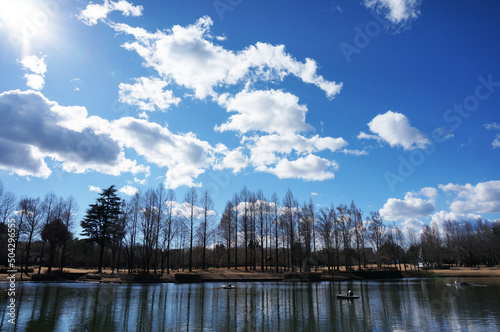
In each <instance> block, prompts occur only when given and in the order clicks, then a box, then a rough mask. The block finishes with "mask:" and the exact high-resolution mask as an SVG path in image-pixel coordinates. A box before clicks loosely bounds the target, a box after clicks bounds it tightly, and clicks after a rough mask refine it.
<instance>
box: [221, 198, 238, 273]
mask: <svg viewBox="0 0 500 332" xmlns="http://www.w3.org/2000/svg"><path fill="white" fill-rule="evenodd" d="M234 214H235V211H234V206H233V202H232V201H227V203H226V207H225V208H224V213H223V214H222V217H221V220H220V223H219V232H220V234H221V237H222V239H223V240H224V243H225V246H226V251H227V268H228V269H230V268H231V240H232V238H233V235H234V234H233V219H234Z"/></svg>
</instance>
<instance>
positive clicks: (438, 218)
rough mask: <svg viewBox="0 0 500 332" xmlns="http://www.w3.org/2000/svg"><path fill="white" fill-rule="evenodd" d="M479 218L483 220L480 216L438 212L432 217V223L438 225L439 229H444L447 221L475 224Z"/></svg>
mask: <svg viewBox="0 0 500 332" xmlns="http://www.w3.org/2000/svg"><path fill="white" fill-rule="evenodd" d="M478 218H481V216H480V215H479V214H473V213H456V212H449V211H437V212H436V213H434V214H433V215H432V218H431V223H436V224H437V225H438V226H439V228H442V227H443V225H444V222H445V221H447V220H455V221H468V222H474V221H476V220H477V219H478Z"/></svg>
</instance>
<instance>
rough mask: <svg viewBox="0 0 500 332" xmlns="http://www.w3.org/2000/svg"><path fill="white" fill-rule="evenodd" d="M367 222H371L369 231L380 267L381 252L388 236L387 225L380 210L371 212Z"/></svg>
mask: <svg viewBox="0 0 500 332" xmlns="http://www.w3.org/2000/svg"><path fill="white" fill-rule="evenodd" d="M367 222H368V223H369V226H368V231H369V237H370V241H371V242H372V244H373V246H374V249H375V256H376V258H377V266H378V267H380V266H381V265H382V263H381V255H380V254H381V252H380V249H381V248H382V244H383V243H384V241H385V236H386V226H385V225H384V223H383V221H382V217H381V216H380V213H378V212H371V213H370V217H369V218H368V217H367Z"/></svg>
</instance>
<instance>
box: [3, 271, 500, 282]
mask: <svg viewBox="0 0 500 332" xmlns="http://www.w3.org/2000/svg"><path fill="white" fill-rule="evenodd" d="M45 270H46V269H45V268H42V273H44V272H46V271H45ZM34 271H35V272H33V273H29V274H23V276H22V278H21V273H19V272H18V273H16V282H18V281H21V280H22V281H31V278H32V276H34V275H36V274H37V271H38V270H37V268H35V269H34ZM372 271H373V270H372ZM63 272H64V274H65V275H66V276H68V275H73V276H75V277H76V280H78V281H83V282H135V281H141V280H140V279H134V278H131V277H130V276H131V275H128V274H127V273H126V271H123V270H120V271H119V272H116V271H115V273H111V270H110V269H104V270H103V273H101V274H97V271H96V270H95V269H73V268H65V269H63ZM380 272H381V273H382V271H380ZM127 275H128V277H127ZM311 275H313V276H314V278H311ZM8 276H9V275H8V274H6V273H1V274H0V282H8V279H7V277H8ZM132 276H133V275H132ZM402 276H403V277H441V278H470V277H474V278H477V277H489V278H499V277H500V267H476V268H466V267H452V268H448V269H431V270H426V271H420V272H417V271H415V270H409V271H408V272H402ZM368 278H369V277H368ZM33 279H36V277H34V278H33ZM350 279H360V278H358V277H356V276H354V275H349V274H347V273H345V271H341V272H340V273H335V274H333V275H331V274H327V273H325V271H323V272H321V271H320V272H315V273H311V274H307V273H300V272H299V273H291V272H284V273H274V272H270V271H267V272H260V271H252V270H249V271H245V268H244V267H243V268H242V267H240V268H238V269H237V270H235V269H233V268H231V269H229V270H228V269H227V268H211V269H208V270H205V271H203V270H193V271H192V272H188V271H187V270H186V271H182V270H181V271H171V273H170V274H167V273H164V274H163V275H161V276H157V277H156V278H153V279H148V280H149V281H150V282H176V281H187V282H188V281H206V282H210V281H228V282H229V281H231V282H238V281H240V282H242V281H281V280H289V281H301V280H315V281H322V280H325V281H326V280H330V281H340V280H350ZM60 281H64V280H60Z"/></svg>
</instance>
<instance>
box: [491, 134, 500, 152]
mask: <svg viewBox="0 0 500 332" xmlns="http://www.w3.org/2000/svg"><path fill="white" fill-rule="evenodd" d="M491 146H493V148H494V149H496V148H500V134H497V136H496V137H495V139H494V140H493V142H491Z"/></svg>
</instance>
